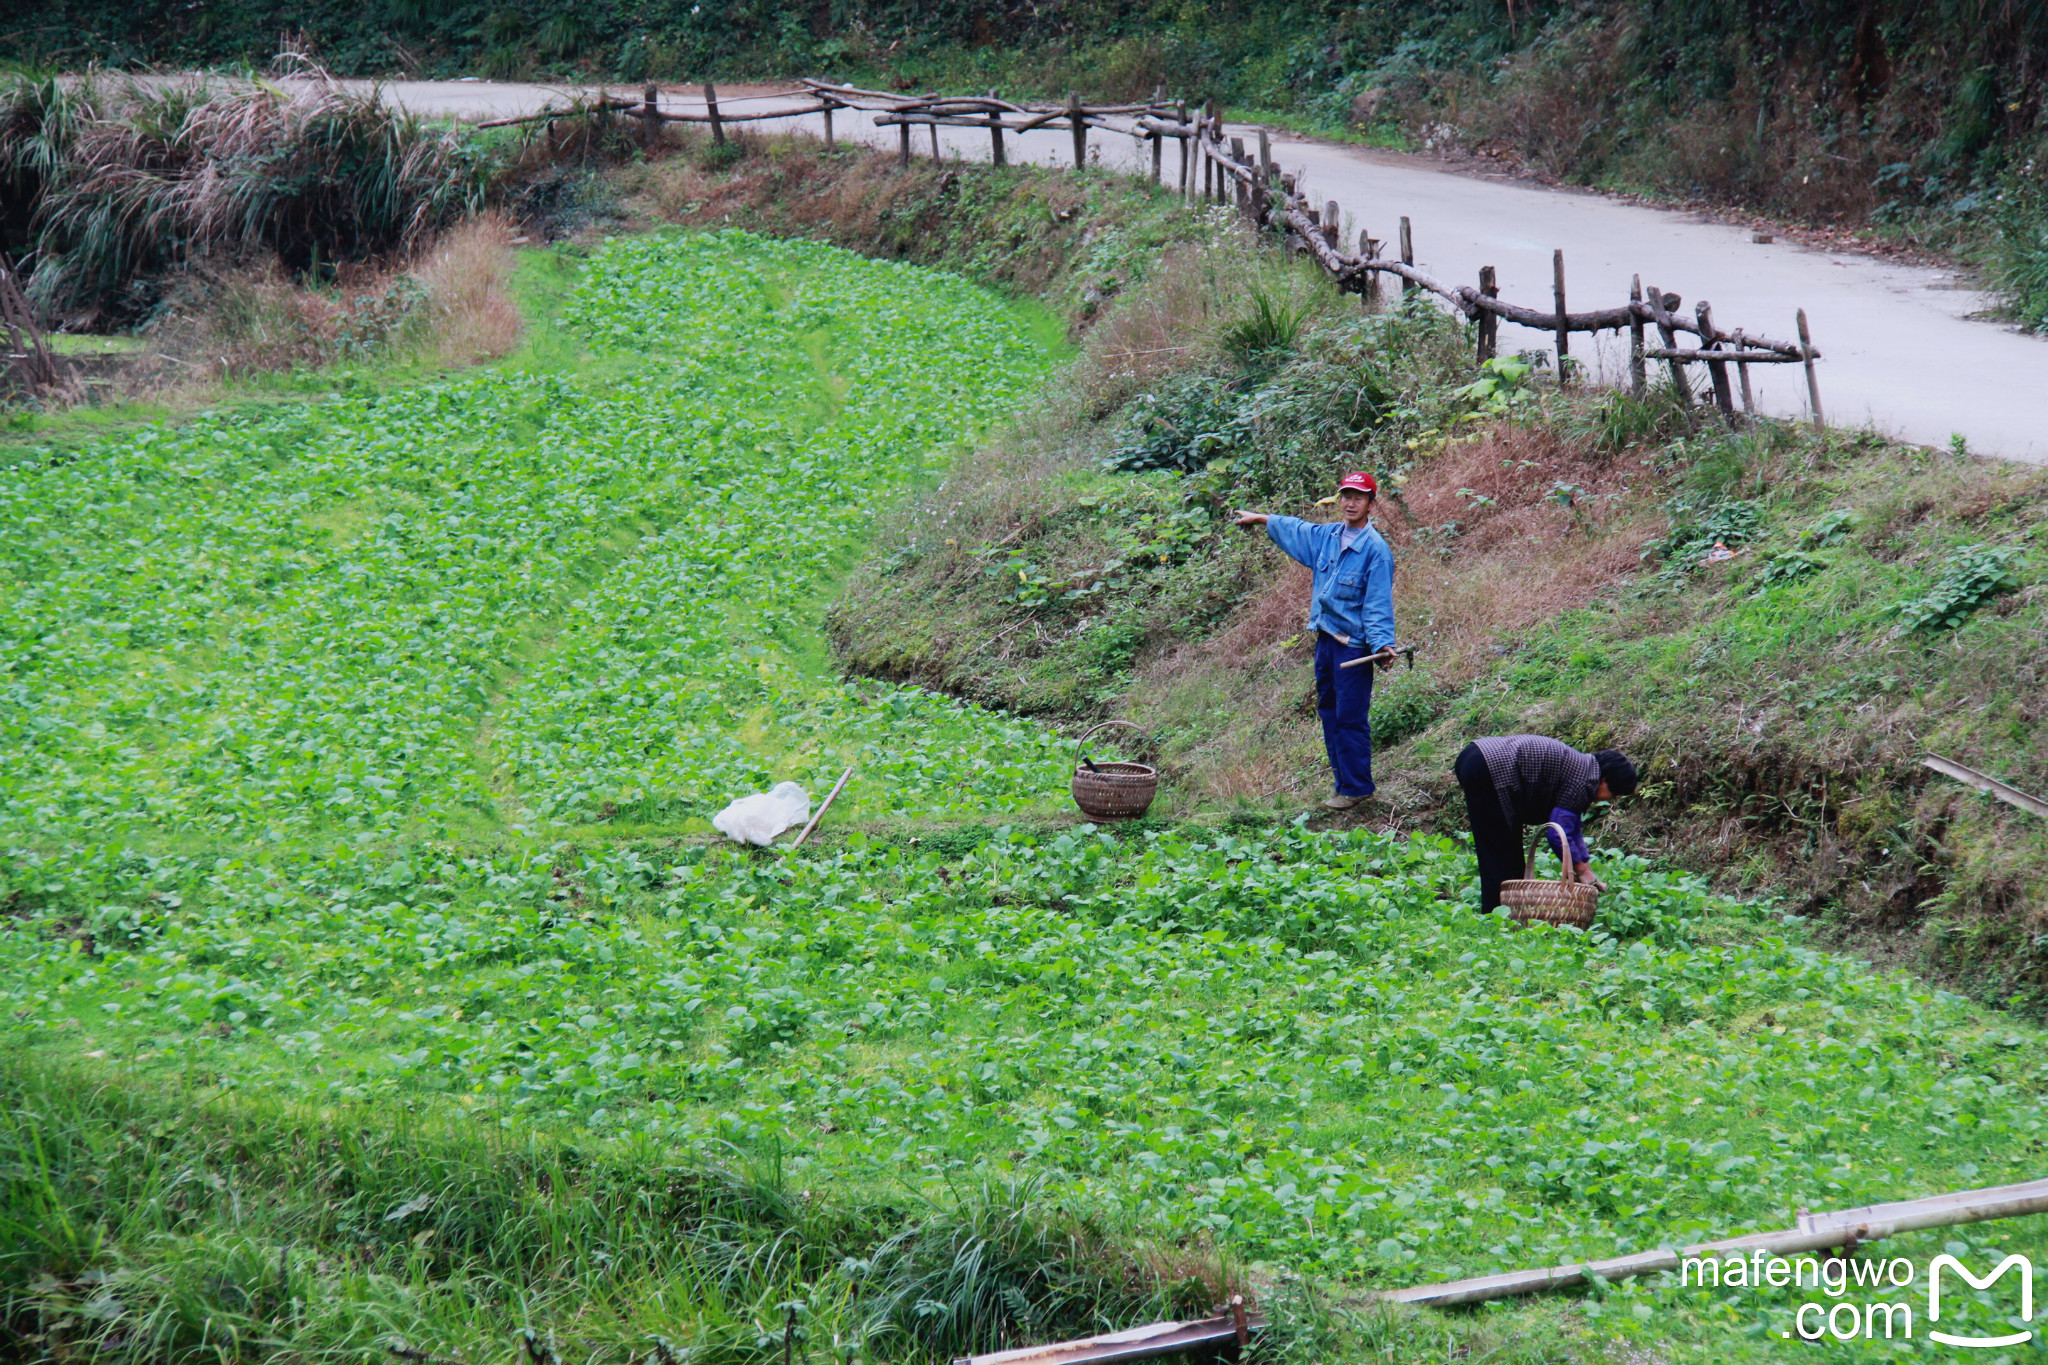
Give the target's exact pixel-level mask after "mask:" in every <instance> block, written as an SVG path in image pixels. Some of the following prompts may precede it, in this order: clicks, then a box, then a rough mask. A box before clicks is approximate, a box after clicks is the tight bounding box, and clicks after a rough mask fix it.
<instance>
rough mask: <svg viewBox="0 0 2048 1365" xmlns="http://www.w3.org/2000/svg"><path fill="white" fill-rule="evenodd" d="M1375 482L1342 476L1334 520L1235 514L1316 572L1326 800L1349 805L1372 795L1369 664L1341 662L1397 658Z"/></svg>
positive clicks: (1314, 620) (1388, 561)
mask: <svg viewBox="0 0 2048 1365" xmlns="http://www.w3.org/2000/svg"><path fill="white" fill-rule="evenodd" d="M1379 491H1380V486H1379V483H1378V482H1377V481H1376V480H1375V479H1374V478H1373V476H1372V475H1370V474H1346V475H1345V476H1344V477H1343V479H1342V480H1341V481H1339V483H1338V484H1337V511H1338V513H1339V514H1340V515H1341V516H1342V517H1343V520H1342V521H1337V522H1311V521H1303V520H1302V519H1301V518H1300V517H1279V516H1268V515H1266V514H1265V513H1264V512H1239V513H1238V514H1237V524H1238V525H1239V526H1263V527H1265V528H1266V535H1267V536H1268V537H1269V538H1271V540H1272V542H1273V543H1274V544H1275V545H1278V546H1279V547H1280V548H1281V549H1282V550H1283V551H1285V552H1286V554H1287V556H1288V558H1290V559H1293V560H1294V561H1296V562H1297V563H1300V564H1305V565H1307V566H1308V568H1309V569H1310V571H1311V572H1313V573H1314V574H1315V592H1314V597H1313V599H1312V600H1311V602H1310V603H1309V609H1308V625H1309V629H1310V630H1313V631H1314V632H1315V633H1316V711H1317V713H1318V714H1319V715H1321V716H1322V718H1323V747H1324V748H1325V749H1327V750H1328V751H1329V754H1330V770H1331V772H1333V773H1334V774H1335V775H1336V779H1337V793H1336V795H1334V796H1332V797H1331V798H1330V799H1329V800H1327V801H1325V802H1323V804H1324V805H1325V806H1328V807H1329V808H1330V809H1331V810H1350V809H1351V808H1352V807H1353V806H1355V805H1357V804H1358V803H1359V802H1360V801H1363V800H1364V799H1365V798H1366V797H1368V796H1371V795H1372V794H1373V782H1372V725H1371V722H1370V719H1369V712H1370V710H1371V708H1372V670H1371V669H1370V668H1343V667H1340V665H1342V664H1345V663H1347V662H1349V661H1350V660H1353V659H1362V658H1364V657H1366V656H1367V655H1369V654H1375V653H1381V651H1385V652H1384V653H1383V654H1382V655H1381V658H1380V659H1379V661H1378V662H1379V666H1380V667H1381V668H1391V667H1392V666H1393V663H1394V654H1393V648H1394V552H1393V551H1392V550H1390V549H1388V548H1387V542H1386V541H1385V540H1384V539H1383V538H1382V537H1381V536H1380V533H1379V532H1378V531H1377V530H1375V529H1373V526H1372V507H1373V502H1374V500H1375V499H1377V498H1378V497H1379Z"/></svg>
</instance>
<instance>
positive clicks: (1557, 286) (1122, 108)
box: [0, 80, 1822, 428]
mask: <svg viewBox="0 0 2048 1365" xmlns="http://www.w3.org/2000/svg"><path fill="white" fill-rule="evenodd" d="M703 95H704V108H703V110H702V111H701V112H680V111H674V110H666V109H662V108H661V107H660V91H659V90H658V89H657V88H656V87H654V86H652V85H650V86H647V87H646V88H645V89H644V90H643V91H642V93H641V97H640V98H639V99H637V100H632V99H619V98H614V97H613V96H611V95H610V94H609V93H607V92H604V91H600V92H599V94H598V97H597V98H596V99H594V100H581V101H577V102H575V103H572V104H570V105H568V106H566V107H563V108H558V109H548V110H543V111H542V112H540V113H536V114H527V115H523V116H521V117H518V118H505V119H492V120H489V121H488V122H485V123H481V124H479V125H477V126H478V127H483V128H501V127H509V126H511V125H514V124H533V123H540V124H545V125H546V128H547V137H548V140H549V142H550V144H553V143H554V142H555V141H556V128H557V126H558V124H559V122H560V120H563V119H572V118H586V119H589V120H591V121H592V122H593V123H594V125H595V126H596V128H597V129H598V131H600V132H604V131H606V130H608V129H610V128H611V127H613V126H614V123H615V121H616V124H617V125H618V126H620V127H621V129H622V130H637V135H638V137H639V140H640V142H641V144H642V146H643V147H645V148H646V149H647V150H649V151H652V150H653V149H654V147H655V145H656V144H657V143H658V142H659V141H660V138H661V131H662V128H663V126H664V125H666V124H670V123H698V124H704V125H706V126H707V127H708V128H709V129H710V131H711V138H712V141H713V142H715V143H723V142H725V141H726V137H727V129H728V127H729V126H731V125H734V124H742V123H753V122H761V121H767V120H781V119H792V118H809V117H812V116H814V115H820V116H822V117H823V120H824V131H825V142H826V144H827V145H831V144H832V143H833V142H834V141H835V138H834V126H833V120H834V118H835V116H836V115H838V114H839V113H841V112H848V113H854V112H862V113H870V114H872V115H873V116H874V122H875V124H876V126H878V127H894V128H895V129H896V130H897V157H898V159H899V161H900V162H901V164H903V165H906V166H907V165H909V164H910V161H911V158H912V155H913V149H912V145H911V143H912V130H913V129H915V128H918V127H924V128H927V129H929V131H930V144H931V155H932V158H933V159H934V160H941V159H943V154H942V152H941V150H940V147H939V129H940V128H942V127H944V128H962V129H976V130H985V131H986V132H987V134H988V137H989V159H990V160H991V161H992V162H993V163H994V164H995V165H997V166H1003V165H1007V164H1008V160H1009V158H1008V154H1007V148H1006V139H1008V138H1012V137H1018V136H1021V135H1022V134H1025V133H1029V132H1034V131H1040V130H1064V131H1066V132H1067V133H1068V134H1069V135H1070V136H1071V137H1072V139H1073V151H1074V165H1075V167H1076V168H1077V169H1078V168H1080V167H1082V166H1085V165H1086V164H1087V163H1088V138H1089V134H1090V133H1091V132H1101V133H1106V134H1110V135H1115V136H1124V137H1130V138H1134V139H1136V140H1137V141H1138V142H1139V143H1141V144H1147V145H1149V147H1150V149H1151V157H1150V161H1151V167H1150V175H1151V179H1152V180H1153V182H1154V183H1157V184H1161V185H1164V184H1166V183H1167V178H1168V177H1167V164H1166V146H1167V144H1168V143H1172V144H1173V145H1174V153H1173V165H1174V177H1175V178H1174V185H1175V187H1176V188H1177V190H1178V192H1179V193H1180V194H1181V195H1182V196H1183V197H1185V198H1187V199H1189V200H1193V199H1195V198H1197V197H1198V196H1199V197H1200V198H1201V199H1204V200H1208V201H1213V202H1216V203H1220V204H1229V203H1235V204H1236V205H1237V207H1238V208H1239V210H1240V211H1241V212H1243V214H1244V215H1245V217H1246V218H1247V219H1248V220H1249V221H1250V222H1251V223H1252V224H1254V225H1255V226H1256V227H1258V228H1260V229H1262V230H1267V231H1272V232H1276V233H1280V234H1283V235H1284V237H1285V240H1286V242H1287V244H1288V245H1289V246H1290V247H1291V248H1292V249H1293V250H1295V251H1297V252H1301V253H1305V254H1307V255H1309V256H1312V257H1314V258H1315V260H1316V262H1317V263H1318V264H1320V265H1321V266H1322V267H1323V269H1324V270H1325V271H1326V272H1327V273H1328V274H1329V276H1330V278H1331V279H1332V280H1333V281H1334V282H1335V283H1336V286H1337V288H1338V289H1340V290H1343V291H1345V292H1347V293H1357V294H1362V295H1364V296H1365V298H1366V301H1367V303H1368V304H1373V303H1376V302H1377V301H1378V299H1379V295H1380V277H1381V276H1383V275H1391V276H1395V277H1397V278H1398V279H1399V280H1400V281H1401V290H1402V293H1403V295H1404V296H1412V295H1415V294H1417V293H1418V292H1426V293H1429V294H1434V295H1436V296H1437V297H1439V298H1441V299H1443V300H1444V301H1445V302H1446V303H1448V304H1449V305H1450V306H1451V307H1452V308H1453V309H1455V310H1456V311H1457V312H1459V313H1460V314H1462V315H1463V316H1464V317H1466V318H1467V319H1469V320H1471V321H1472V322H1474V323H1475V324H1476V327H1475V331H1476V335H1477V351H1478V359H1479V361H1480V363H1482V364H1483V363H1485V362H1486V361H1488V360H1490V359H1492V358H1493V356H1494V353H1495V350H1496V346H1497V342H1498V332H1499V327H1500V322H1501V320H1502V319H1506V320H1507V321H1509V322H1513V323H1517V324H1519V325H1521V326H1524V327H1531V328H1535V329H1536V330H1538V331H1543V332H1548V333H1550V334H1551V335H1552V336H1553V337H1554V338H1555V345H1556V348H1557V360H1558V382H1559V383H1560V384H1564V385H1569V384H1570V383H1571V382H1572V371H1573V368H1574V367H1573V363H1572V360H1571V337H1572V334H1573V333H1575V332H1579V333H1584V332H1605V331H1613V332H1617V333H1618V332H1620V331H1621V330H1623V329H1626V330H1627V331H1628V334H1629V387H1630V389H1631V390H1632V391H1633V392H1635V393H1636V394H1638V395H1640V394H1642V393H1644V392H1645V391H1646V389H1647V388H1648V373H1649V366H1650V362H1652V361H1661V362H1663V364H1664V365H1665V367H1666V368H1667V370H1668V371H1669V374H1670V377H1671V384H1672V389H1673V392H1674V393H1675V394H1677V395H1678V396H1679V397H1680V399H1681V400H1682V401H1684V402H1686V403H1691V402H1693V401H1694V400H1695V398H1696V397H1697V396H1699V395H1705V396H1706V397H1707V398H1708V401H1711V402H1712V403H1713V405H1714V406H1715V407H1717V408H1719V409H1720V411H1721V413H1722V414H1723V415H1724V416H1725V417H1727V418H1728V420H1730V421H1734V420H1737V413H1736V398H1737V391H1738V388H1739V391H1740V399H1741V404H1742V412H1743V413H1745V414H1748V413H1754V412H1755V410H1756V404H1755V399H1754V396H1753V394H1752V392H1751V388H1750V377H1749V367H1750V366H1751V365H1783V364H1797V365H1803V366H1805V369H1806V392H1807V399H1808V401H1809V403H1810V404H1811V407H1812V412H1813V424H1814V426H1815V427H1816V428H1819V427H1820V426H1821V425H1822V414H1821V404H1820V387H1819V383H1818V380H1817V378H1816V376H1815V374H1814V362H1815V361H1816V360H1818V359H1819V358H1820V352H1819V351H1818V350H1816V349H1814V346H1813V341H1812V338H1811V336H1810V335H1809V334H1808V331H1807V326H1806V313H1805V311H1804V310H1801V311H1800V312H1799V315H1798V331H1799V339H1798V341H1796V342H1793V341H1780V340H1775V339H1773V338H1771V337H1767V336H1764V335H1761V334H1759V333H1752V332H1749V331H1747V330H1745V329H1742V328H1737V329H1736V330H1734V331H1732V332H1730V331H1725V330H1723V329H1722V328H1721V327H1720V326H1718V325H1717V324H1716V323H1715V321H1714V315H1713V310H1712V308H1711V307H1710V306H1709V305H1707V304H1706V303H1704V302H1702V303H1699V304H1697V305H1695V307H1694V309H1693V314H1692V316H1691V317H1686V316H1684V315H1682V314H1681V313H1679V312H1678V308H1679V306H1680V303H1681V300H1680V298H1679V296H1678V295H1676V294H1667V293H1665V292H1663V291H1662V290H1661V289H1659V288H1658V287H1657V286H1655V285H1652V286H1650V287H1649V288H1648V289H1647V290H1646V289H1644V288H1643V285H1642V281H1641V277H1640V276H1638V277H1637V279H1636V281H1635V283H1634V284H1633V285H1632V286H1631V288H1630V290H1629V299H1628V302H1627V303H1624V304H1621V305H1619V306H1616V307H1613V308H1604V309H1597V310H1595V311H1592V312H1586V313H1573V312H1569V311H1567V309H1566V308H1565V272H1564V253H1563V252H1562V251H1558V252H1555V253H1553V255H1552V274H1553V288H1552V294H1551V300H1550V306H1549V307H1548V308H1530V307H1524V306H1522V305H1520V304H1515V303H1510V302H1508V301H1507V300H1504V299H1502V298H1501V297H1500V291H1499V289H1498V288H1497V287H1496V285H1495V280H1494V269H1493V267H1492V266H1486V267H1484V268H1483V269H1481V270H1480V272H1479V278H1478V281H1477V283H1476V284H1467V285H1452V284H1449V283H1446V282H1444V281H1442V280H1438V279H1436V278H1434V277H1433V276H1431V275H1429V274H1427V273H1426V272H1424V271H1422V270H1419V269H1417V268H1416V265H1415V249H1414V233H1413V230H1412V228H1411V226H1410V224H1409V221H1408V219H1407V218H1405V217H1404V218H1401V219H1400V228H1399V236H1398V244H1399V248H1398V249H1399V256H1398V258H1395V257H1390V256H1385V255H1382V254H1381V247H1382V246H1383V245H1385V243H1384V242H1383V241H1382V240H1381V239H1379V238H1375V237H1372V236H1371V235H1369V234H1368V233H1367V232H1364V231H1360V233H1359V234H1358V242H1357V246H1356V249H1355V250H1349V251H1347V250H1346V246H1345V243H1344V242H1343V241H1342V240H1340V237H1341V234H1340V231H1339V225H1340V221H1341V220H1340V216H1339V213H1338V209H1337V204H1336V202H1335V201H1334V200H1329V201H1325V202H1324V204H1323V205H1322V207H1321V208H1320V209H1318V208H1317V207H1316V206H1315V205H1314V204H1312V203H1311V202H1310V200H1309V198H1308V196H1307V194H1306V193H1304V192H1303V190H1302V189H1301V187H1300V186H1298V185H1297V184H1296V183H1295V178H1294V177H1293V176H1291V175H1286V174H1283V173H1282V172H1281V170H1280V167H1279V164H1278V163H1277V162H1275V161H1274V160H1273V156H1272V148H1271V145H1270V143H1269V140H1268V138H1267V134H1266V133H1265V132H1264V131H1263V130H1260V131H1259V132H1257V133H1256V134H1255V135H1254V136H1255V139H1256V144H1257V146H1256V150H1255V152H1254V151H1249V150H1247V148H1246V146H1245V140H1244V138H1242V137H1235V136H1226V134H1225V132H1224V126H1223V115H1222V113H1221V112H1220V111H1219V110H1218V109H1217V107H1216V102H1215V101H1214V100H1211V101H1209V102H1208V104H1207V105H1206V106H1204V107H1203V108H1202V109H1201V110H1200V111H1199V112H1195V113H1192V114H1191V112H1190V109H1189V106H1188V103H1187V101H1185V100H1175V101H1171V102H1169V101H1168V100H1166V99H1165V97H1164V91H1163V89H1162V90H1158V91H1155V92H1154V95H1153V98H1152V99H1151V100H1149V101H1147V102H1145V103H1142V104H1095V105H1091V104H1084V103H1082V102H1081V100H1080V98H1079V97H1078V96H1075V95H1069V96H1067V99H1066V102H1065V103H1064V104H1059V105H1049V106H1044V105H1041V106H1032V105H1023V104H1014V103H1012V102H1010V101H1008V100H1005V99H1001V98H998V97H997V95H996V94H995V92H993V91H991V92H989V93H988V94H986V95H938V94H922V95H902V94H891V93H889V92H887V91H882V90H863V89H860V88H858V87H856V86H851V85H833V84H831V83H829V82H825V81H816V80H804V81H800V82H799V83H798V84H797V85H796V86H795V87H793V88H791V89H787V90H781V91H775V92H771V93H768V94H762V95H749V96H744V97H741V98H739V99H729V100H726V101H724V102H722V103H721V101H720V100H719V98H718V91H717V89H716V87H714V86H712V85H711V84H709V83H707V84H705V85H704V87H703ZM764 102H765V103H770V104H772V105H773V106H774V107H771V108H764V109H748V108H739V107H737V106H747V105H758V104H762V103H764ZM1142 159H1143V158H1141V160H1142ZM1198 181H1199V187H1198V184H1197V182H1198ZM19 299H20V295H19V291H18V290H15V289H14V288H13V276H12V273H11V272H9V271H7V270H6V269H5V268H4V267H0V344H6V345H7V348H8V349H7V355H6V359H7V362H8V365H9V366H11V367H13V368H14V369H15V370H16V371H17V372H18V373H19V374H21V375H23V376H25V377H27V378H29V380H30V382H31V384H32V385H33V384H34V383H36V382H38V381H39V380H40V381H42V382H52V381H54V378H55V371H54V367H53V366H52V364H51V362H50V358H49V353H48V352H47V350H45V349H44V348H43V345H42V341H41V338H40V337H39V336H37V335H36V334H35V331H34V324H33V322H32V321H31V320H30V319H29V318H28V314H27V310H26V308H25V307H19V306H17V305H18V304H19ZM1653 328H1654V329H1655V332H1656V343H1655V344H1654V345H1653V344H1650V342H1649V332H1650V330H1651V329H1653ZM1681 336H1684V337H1686V338H1689V339H1690V340H1689V341H1688V342H1687V344H1681ZM1689 367H1698V368H1699V369H1700V370H1703V371H1704V373H1705V383H1703V384H1701V385H1700V386H1699V387H1698V390H1697V393H1696V390H1695V386H1694V384H1693V382H1692V377H1691V374H1692V372H1691V371H1689ZM1731 367H1732V368H1733V371H1734V374H1733V377H1732V378H1731V375H1730V369H1731Z"/></svg>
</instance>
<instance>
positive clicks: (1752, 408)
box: [1735, 327, 1756, 417]
mask: <svg viewBox="0 0 2048 1365" xmlns="http://www.w3.org/2000/svg"><path fill="white" fill-rule="evenodd" d="M1735 349H1736V350H1738V351H1746V350H1748V349H1749V341H1748V339H1747V338H1745V337H1744V336H1743V335H1742V329H1741V328H1740V327H1737V328H1736V329H1735ZM1735 372H1736V373H1737V374H1738V375H1740V376H1741V377H1742V411H1743V413H1744V414H1745V415H1746V416H1750V417H1754V416H1756V395H1755V394H1753V393H1751V392H1750V388H1749V362H1748V361H1746V360H1738V361H1736V362H1735Z"/></svg>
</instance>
